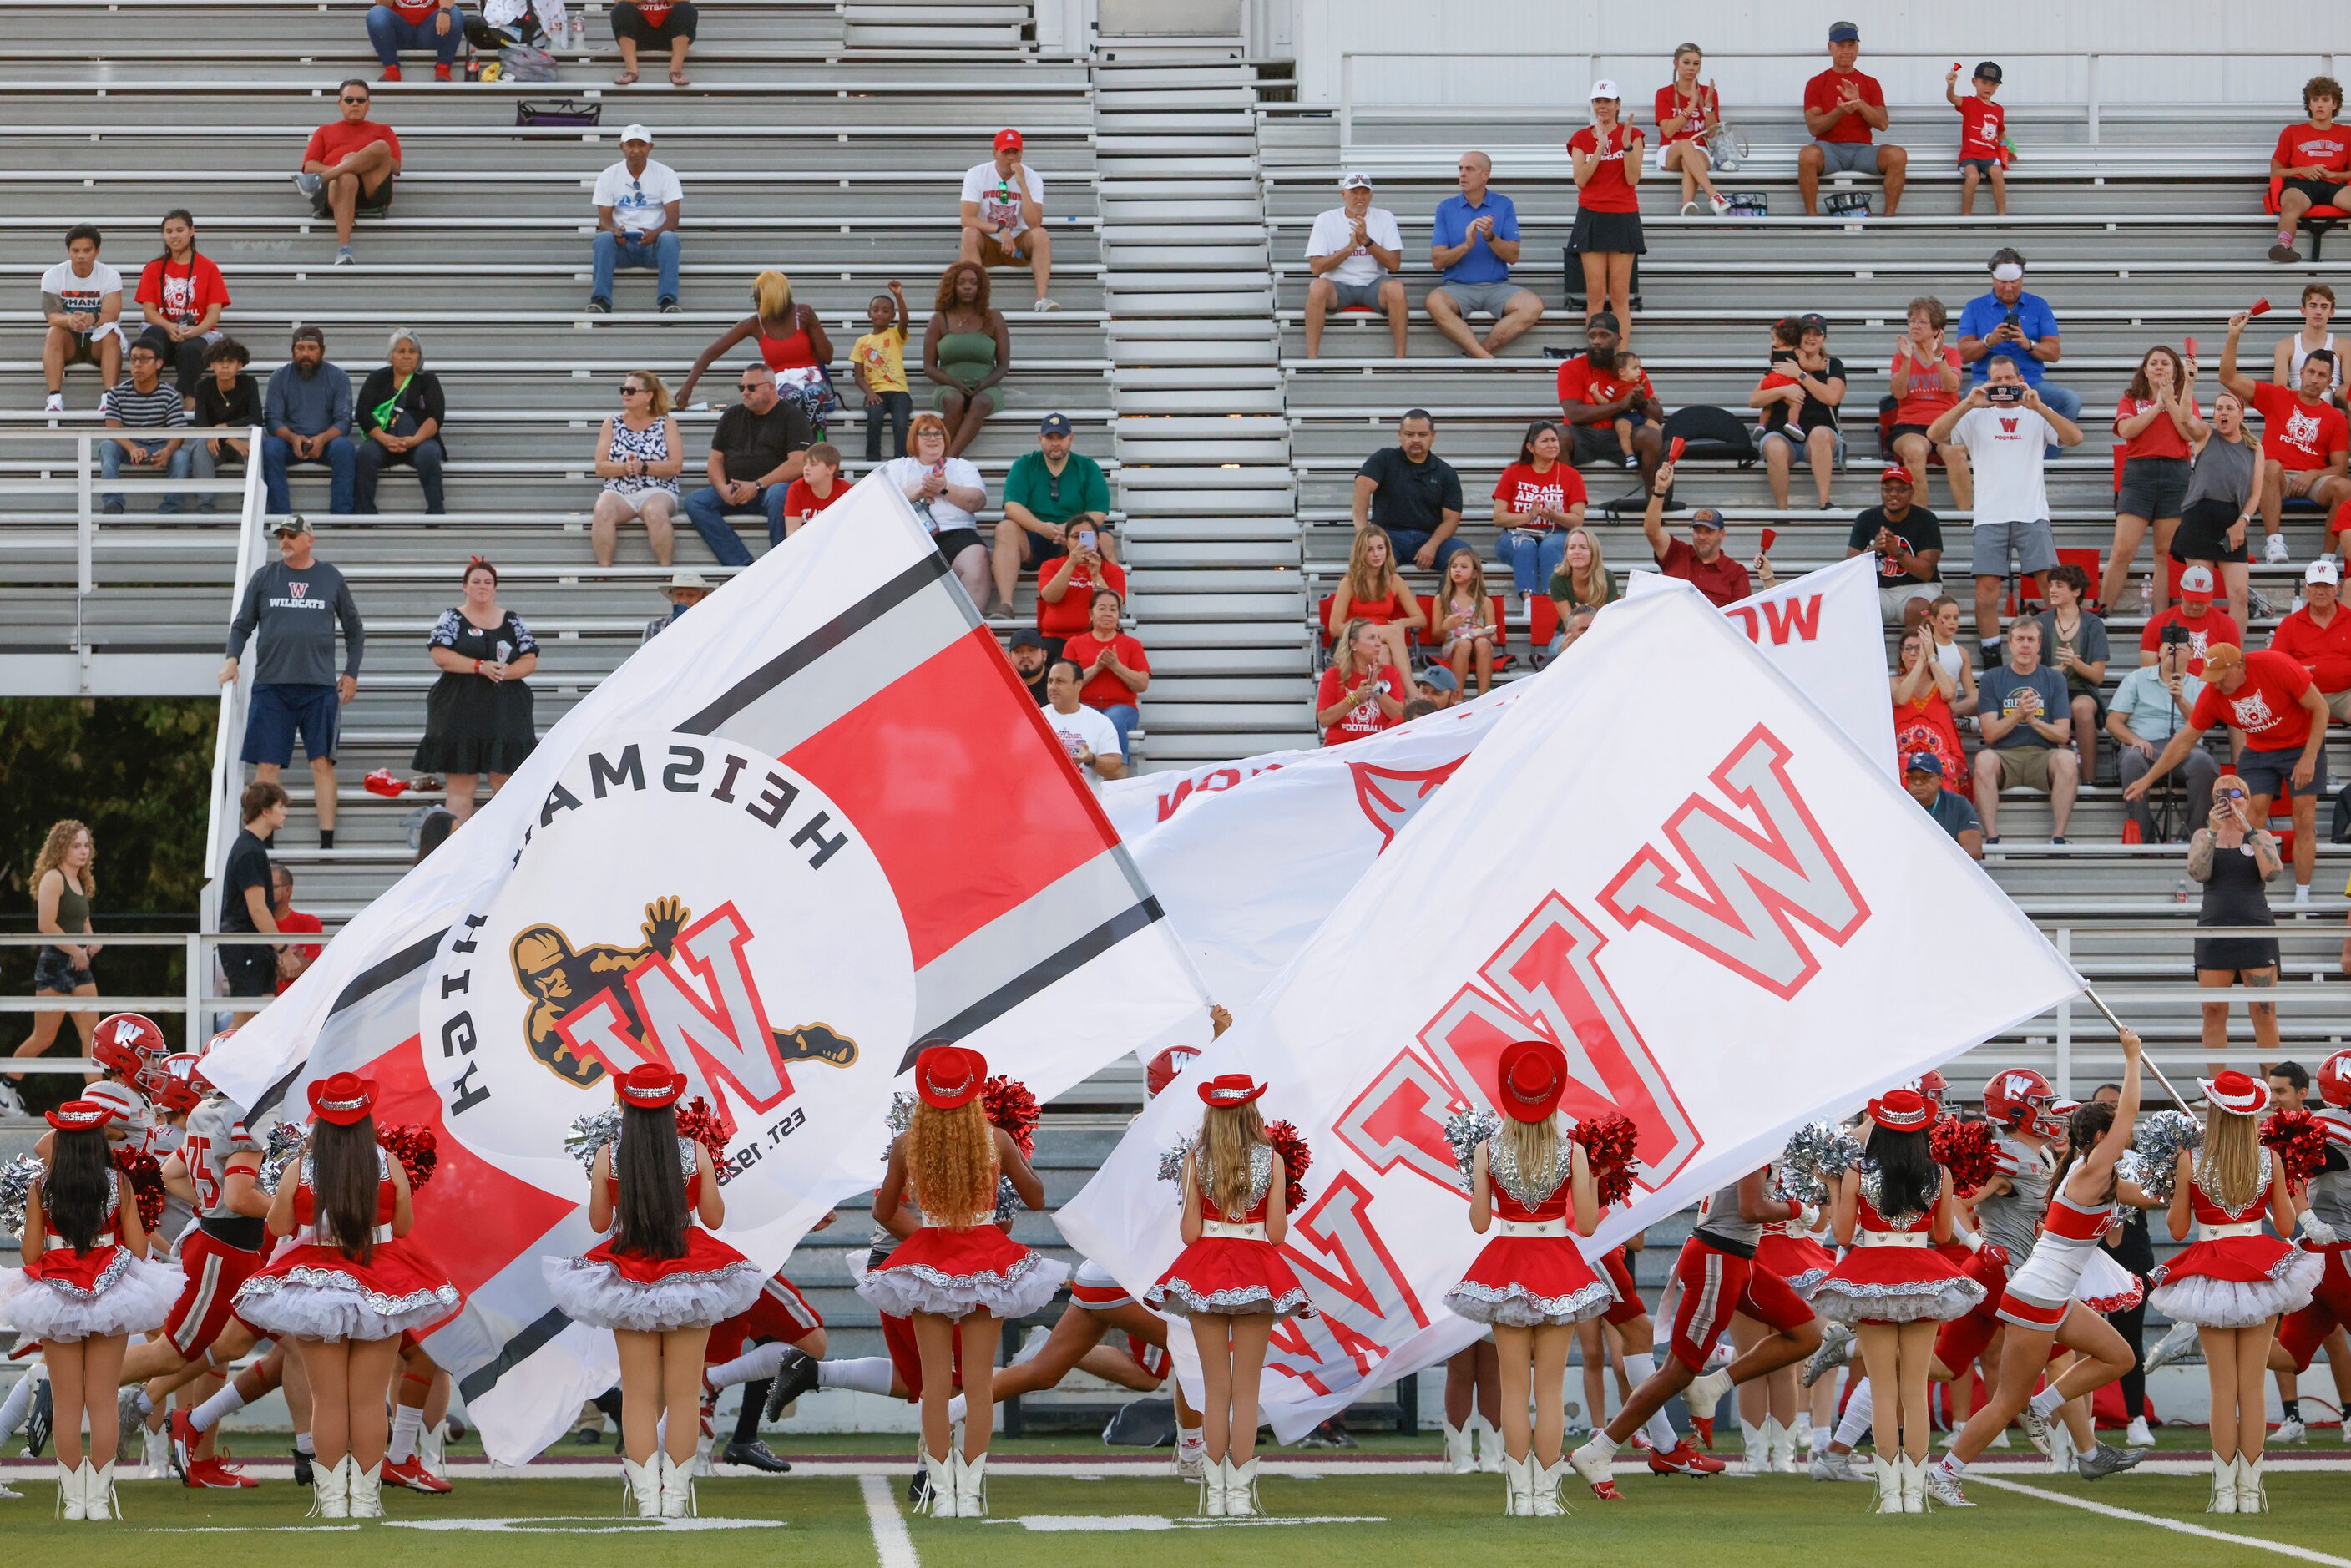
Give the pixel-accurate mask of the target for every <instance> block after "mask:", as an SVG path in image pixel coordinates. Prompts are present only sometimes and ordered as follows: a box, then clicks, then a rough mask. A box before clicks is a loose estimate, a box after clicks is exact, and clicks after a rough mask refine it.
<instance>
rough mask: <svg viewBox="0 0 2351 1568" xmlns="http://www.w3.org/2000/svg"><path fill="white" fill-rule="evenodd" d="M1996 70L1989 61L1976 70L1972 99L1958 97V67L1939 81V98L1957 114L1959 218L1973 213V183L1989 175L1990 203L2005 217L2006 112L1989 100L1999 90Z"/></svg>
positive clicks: (2006, 181) (2006, 198)
mask: <svg viewBox="0 0 2351 1568" xmlns="http://www.w3.org/2000/svg"><path fill="white" fill-rule="evenodd" d="M2000 80H2001V75H2000V67H1999V66H1998V65H1996V64H1994V63H1993V62H1992V61H1991V60H1986V61H1984V62H1983V63H1982V64H1981V65H1980V66H1978V67H1976V74H1975V82H1974V86H1975V89H1976V90H1975V96H1974V97H1973V98H1961V97H1960V96H1959V67H1957V66H1953V67H1952V68H1951V71H1950V74H1949V76H1947V77H1945V78H1943V97H1944V98H1945V99H1948V100H1949V103H1950V106H1951V107H1952V108H1953V109H1956V110H1959V167H1960V168H1961V169H1963V170H1965V171H1966V172H1965V173H1964V174H1962V175H1961V176H1960V181H1959V216H1961V217H1963V218H1964V217H1968V216H1970V215H1972V214H1974V212H1975V210H1976V183H1977V182H1978V181H1980V180H1981V179H1982V178H1983V177H1984V176H1985V175H1987V174H1989V175H1991V202H1992V206H1993V208H1994V209H1995V210H1996V211H1997V212H1998V213H1999V214H2000V215H2001V217H2006V216H2008V158H2009V153H2008V151H2007V146H2006V143H2007V141H2008V110H2004V109H2002V108H2001V106H2000V105H1998V104H1996V103H1994V102H1993V101H1992V95H1993V94H1994V93H1997V92H1998V91H2000Z"/></svg>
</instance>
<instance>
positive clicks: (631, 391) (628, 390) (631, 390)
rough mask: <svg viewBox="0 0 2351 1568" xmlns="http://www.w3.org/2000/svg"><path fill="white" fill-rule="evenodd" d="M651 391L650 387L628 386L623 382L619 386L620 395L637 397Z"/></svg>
mask: <svg viewBox="0 0 2351 1568" xmlns="http://www.w3.org/2000/svg"><path fill="white" fill-rule="evenodd" d="M651 391H653V388H651V387H640V386H629V385H625V384H624V385H623V386H622V388H621V395H622V397H638V396H641V395H643V393H645V392H651Z"/></svg>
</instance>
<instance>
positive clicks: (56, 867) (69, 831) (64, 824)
mask: <svg viewBox="0 0 2351 1568" xmlns="http://www.w3.org/2000/svg"><path fill="white" fill-rule="evenodd" d="M84 833H89V828H87V827H85V826H83V825H82V824H81V823H79V822H78V821H74V820H73V819H72V818H71V817H65V818H61V819H59V820H58V821H55V822H52V823H50V824H49V836H48V837H47V838H46V839H43V840H42V841H41V852H40V853H39V854H37V855H35V856H34V857H33V881H32V887H33V893H34V896H36V897H38V896H39V894H40V890H41V879H42V878H43V877H45V876H47V875H48V874H49V873H51V872H53V871H62V870H63V869H64V868H65V863H66V852H67V851H68V850H70V849H72V848H73V841H74V840H75V839H77V838H78V837H80V836H81V835H82V834H84ZM97 892H98V835H97V834H96V833H89V864H88V865H86V866H84V867H82V869H81V895H82V896H83V897H84V898H89V897H91V896H92V895H94V894H96V893H97Z"/></svg>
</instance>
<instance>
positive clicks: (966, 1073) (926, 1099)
mask: <svg viewBox="0 0 2351 1568" xmlns="http://www.w3.org/2000/svg"><path fill="white" fill-rule="evenodd" d="M986 1083H987V1058H986V1057H984V1056H982V1055H980V1053H979V1052H977V1051H967V1050H966V1049H965V1048H964V1047H962V1046H960V1045H935V1046H933V1047H931V1048H930V1050H928V1051H925V1052H923V1054H922V1055H920V1056H918V1057H916V1058H914V1092H915V1093H916V1094H917V1095H918V1096H920V1097H921V1099H922V1102H923V1103H924V1104H925V1105H928V1106H930V1107H931V1108H932V1109H934V1110H938V1111H952V1110H954V1109H955V1108H956V1107H957V1106H958V1105H968V1104H970V1103H972V1101H973V1100H975V1099H976V1098H977V1097H978V1094H979V1092H980V1090H981V1088H982V1087H983V1086H985V1085H986Z"/></svg>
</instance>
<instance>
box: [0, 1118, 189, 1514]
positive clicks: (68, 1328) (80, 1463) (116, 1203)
mask: <svg viewBox="0 0 2351 1568" xmlns="http://www.w3.org/2000/svg"><path fill="white" fill-rule="evenodd" d="M113 1114H114V1113H113V1111H112V1110H111V1109H110V1108H109V1107H107V1106H105V1105H101V1104H97V1103H92V1102H89V1101H87V1100H75V1101H71V1102H68V1103H66V1104H64V1105H61V1106H59V1107H58V1108H57V1110H54V1111H52V1112H50V1113H48V1123H49V1125H50V1126H51V1127H52V1128H54V1129H55V1131H54V1132H52V1133H50V1134H48V1135H47V1138H46V1139H45V1140H44V1141H45V1142H46V1143H47V1145H48V1148H47V1151H46V1158H45V1159H44V1158H42V1157H37V1156H34V1155H18V1156H17V1161H16V1162H12V1164H17V1162H22V1163H21V1164H17V1177H18V1179H20V1180H22V1181H24V1182H25V1190H24V1205H25V1218H24V1224H23V1231H22V1235H23V1240H24V1257H25V1266H24V1267H23V1268H22V1269H0V1325H5V1326H6V1327H9V1328H13V1329H15V1330H16V1333H17V1334H18V1335H19V1337H20V1338H21V1339H22V1340H24V1341H25V1342H26V1343H31V1342H33V1341H35V1340H38V1341H39V1342H40V1345H41V1359H42V1361H43V1362H44V1363H45V1364H47V1370H48V1375H49V1390H50V1397H51V1399H52V1400H53V1401H54V1409H55V1416H54V1419H55V1422H56V1425H55V1427H54V1430H55V1431H56V1434H57V1498H58V1508H59V1511H60V1513H61V1514H62V1516H63V1517H64V1518H67V1519H119V1518H120V1517H121V1511H120V1508H118V1507H117V1506H116V1504H115V1500H114V1460H115V1455H116V1451H117V1449H118V1448H119V1446H120V1441H121V1424H120V1419H119V1417H118V1416H117V1415H116V1406H115V1399H114V1389H115V1385H116V1384H117V1383H118V1382H119V1381H120V1376H121V1371H122V1354H123V1347H124V1345H125V1344H126V1343H127V1342H128V1339H129V1336H130V1335H131V1334H134V1333H145V1332H146V1331H148V1330H150V1329H154V1328H160V1327H162V1322H163V1320H164V1318H165V1317H167V1316H168V1315H170V1313H171V1311H172V1301H174V1300H176V1299H177V1298H178V1296H179V1293H180V1284H179V1279H180V1271H179V1270H176V1269H173V1268H171V1267H169V1266H168V1265H165V1264H162V1263H158V1262H152V1261H150V1260H149V1259H148V1257H147V1228H146V1227H145V1226H144V1225H143V1224H141V1222H140V1218H139V1205H138V1201H137V1199H136V1197H134V1196H133V1194H132V1192H131V1178H130V1177H129V1176H125V1175H123V1174H122V1173H121V1172H120V1171H117V1170H115V1169H114V1168H113V1166H112V1165H111V1164H110V1156H109V1153H108V1149H107V1142H106V1132H105V1128H106V1124H107V1123H108V1121H109V1120H110V1119H111V1118H112V1116H113ZM5 1180H6V1177H5V1176H0V1182H5ZM11 1207H13V1205H12V1206H11ZM85 1417H87V1419H88V1420H89V1448H88V1449H87V1450H85V1449H84V1448H82V1441H81V1427H82V1422H83V1420H84V1418H85Z"/></svg>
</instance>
